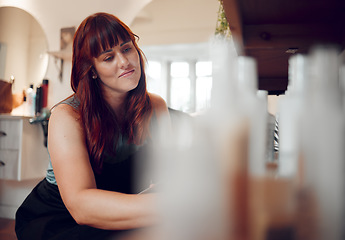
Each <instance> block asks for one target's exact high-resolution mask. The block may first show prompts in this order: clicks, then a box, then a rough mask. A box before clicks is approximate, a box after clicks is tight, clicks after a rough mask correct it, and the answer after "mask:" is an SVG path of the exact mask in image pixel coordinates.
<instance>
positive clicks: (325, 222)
mask: <svg viewBox="0 0 345 240" xmlns="http://www.w3.org/2000/svg"><path fill="white" fill-rule="evenodd" d="M310 67H311V68H310V83H309V84H308V87H307V88H306V89H307V91H306V94H305V97H306V99H305V107H304V110H303V114H302V118H301V119H302V128H301V132H302V137H301V139H302V145H301V146H302V154H303V162H304V166H303V169H304V179H305V180H304V186H305V189H309V190H310V191H311V195H312V196H313V198H314V199H312V201H309V202H314V205H315V207H314V208H313V209H312V210H311V211H309V212H308V215H309V216H314V215H316V216H315V217H313V218H311V217H308V218H306V219H305V221H304V222H303V223H304V224H308V222H312V221H314V222H315V223H314V226H317V228H316V229H312V232H313V233H314V234H315V237H314V238H312V239H316V240H319V239H320V240H321V239H334V240H340V239H344V233H343V219H344V210H345V209H344V200H345V199H344V187H345V186H344V182H345V179H344V167H345V165H344V144H345V139H344V137H345V135H344V132H345V126H344V114H343V108H342V106H341V94H340V88H339V51H338V49H336V48H334V47H329V46H319V47H316V48H314V49H313V50H312V51H311V54H310ZM309 205H310V204H309ZM298 239H306V237H305V236H303V237H300V238H298ZM308 239H311V238H308Z"/></svg>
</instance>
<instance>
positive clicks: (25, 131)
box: [0, 115, 49, 181]
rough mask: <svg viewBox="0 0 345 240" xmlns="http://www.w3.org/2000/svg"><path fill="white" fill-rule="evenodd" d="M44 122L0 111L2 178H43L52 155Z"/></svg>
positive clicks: (0, 169)
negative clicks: (36, 121)
mask: <svg viewBox="0 0 345 240" xmlns="http://www.w3.org/2000/svg"><path fill="white" fill-rule="evenodd" d="M43 141H44V140H43V130H42V127H41V125H40V124H30V123H29V118H28V117H22V116H11V115H0V179H7V180H17V181H21V180H27V179H34V178H42V177H44V176H45V172H46V169H47V166H48V162H49V157H48V152H47V149H46V147H45V146H44V144H43V143H44V142H43Z"/></svg>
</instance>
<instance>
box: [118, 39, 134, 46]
mask: <svg viewBox="0 0 345 240" xmlns="http://www.w3.org/2000/svg"><path fill="white" fill-rule="evenodd" d="M130 41H131V40H128V41H127V42H123V43H121V44H120V47H122V46H123V45H125V44H126V43H129V42H130Z"/></svg>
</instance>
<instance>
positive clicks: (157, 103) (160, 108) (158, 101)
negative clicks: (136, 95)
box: [149, 93, 168, 113]
mask: <svg viewBox="0 0 345 240" xmlns="http://www.w3.org/2000/svg"><path fill="white" fill-rule="evenodd" d="M149 96H150V99H151V103H152V107H153V109H154V111H156V112H157V113H167V112H168V107H167V104H166V102H165V100H164V99H163V98H162V97H161V96H159V95H157V94H154V93H149Z"/></svg>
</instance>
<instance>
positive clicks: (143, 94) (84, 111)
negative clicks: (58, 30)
mask: <svg viewBox="0 0 345 240" xmlns="http://www.w3.org/2000/svg"><path fill="white" fill-rule="evenodd" d="M136 37H137V36H136V35H135V34H134V33H133V32H132V31H131V30H130V29H129V27H128V26H127V25H125V24H124V23H123V22H122V21H121V20H119V19H118V18H117V17H115V16H114V15H111V14H107V13H96V14H93V15H91V16H89V17H87V18H86V19H85V20H84V21H83V22H82V23H81V24H80V26H79V27H78V29H77V31H76V33H75V35H74V40H73V60H72V74H71V87H72V89H73V91H74V92H75V95H76V96H77V98H78V100H79V101H80V106H79V109H78V110H79V113H80V116H81V121H82V124H83V126H84V133H85V137H86V144H87V148H88V152H89V156H90V162H91V164H92V167H93V169H94V171H95V172H97V173H99V172H100V171H101V169H102V165H103V162H102V156H103V155H104V153H105V152H106V153H109V152H110V153H113V154H114V153H115V150H116V149H115V147H116V145H117V139H118V137H119V135H120V134H123V135H126V136H127V137H128V142H129V143H134V144H137V145H139V144H142V143H143V141H144V140H145V138H146V137H147V136H148V135H149V133H148V128H149V127H148V126H149V119H150V118H151V116H152V104H151V101H150V97H149V95H148V92H147V89H146V76H145V72H144V69H145V62H144V54H143V53H142V51H141V50H140V48H139V47H138V45H137V43H136ZM119 38H120V39H122V40H123V41H128V40H131V41H132V42H133V44H134V46H135V48H136V50H137V52H138V54H139V58H140V65H141V77H140V80H139V83H138V86H137V87H136V88H135V89H133V90H131V91H130V92H129V93H128V94H127V99H126V116H125V119H124V127H123V128H120V126H119V124H118V120H117V118H116V115H115V112H114V111H113V110H112V109H111V107H110V106H109V104H108V103H107V102H106V101H105V100H104V98H103V95H102V92H101V88H100V83H99V80H95V79H92V71H93V69H94V66H93V58H95V57H98V56H99V55H100V53H101V52H102V51H104V50H107V49H109V48H112V47H114V46H116V45H118V44H119ZM116 126H117V127H116ZM110 129H111V130H114V131H110Z"/></svg>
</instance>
